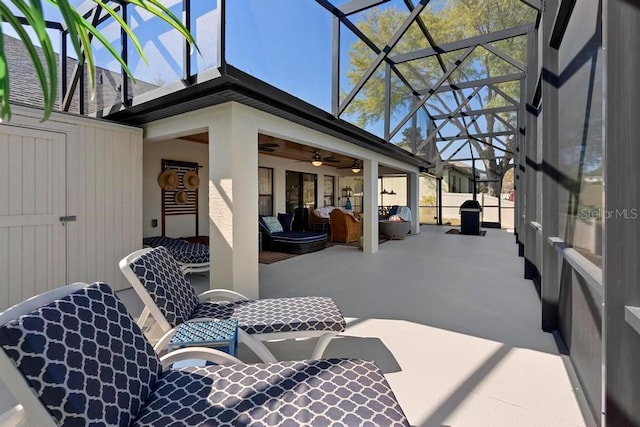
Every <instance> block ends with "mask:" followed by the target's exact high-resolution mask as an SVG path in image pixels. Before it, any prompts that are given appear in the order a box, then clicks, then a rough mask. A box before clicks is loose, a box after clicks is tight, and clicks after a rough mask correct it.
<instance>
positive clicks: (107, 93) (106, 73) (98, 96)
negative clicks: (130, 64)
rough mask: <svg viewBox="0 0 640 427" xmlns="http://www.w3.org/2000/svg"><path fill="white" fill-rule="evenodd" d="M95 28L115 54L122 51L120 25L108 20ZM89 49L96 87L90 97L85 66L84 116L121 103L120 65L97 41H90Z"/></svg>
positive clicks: (87, 72) (86, 67) (87, 73)
mask: <svg viewBox="0 0 640 427" xmlns="http://www.w3.org/2000/svg"><path fill="white" fill-rule="evenodd" d="M97 28H98V31H100V32H101V33H102V35H103V36H104V37H105V38H106V39H107V40H108V41H109V43H110V44H111V46H113V48H114V49H115V50H116V51H117V52H120V51H121V50H122V39H121V37H120V25H118V23H117V22H116V21H114V20H113V19H108V20H106V21H105V22H103V23H102V24H100V25H98V27H97ZM91 47H92V48H93V52H94V59H95V73H96V74H95V76H96V86H95V94H94V96H93V97H91V88H90V85H89V71H88V66H89V65H88V64H87V65H86V66H85V72H84V81H85V97H84V112H85V114H93V113H95V112H97V111H103V110H104V109H107V108H110V107H112V106H113V105H116V104H119V103H120V101H121V95H120V85H121V84H122V73H121V66H120V63H119V62H118V61H117V60H116V59H114V58H113V56H112V55H111V54H110V53H109V51H108V50H107V48H105V47H104V45H102V43H100V42H99V41H98V40H96V39H93V40H92V41H91ZM74 62H75V61H74Z"/></svg>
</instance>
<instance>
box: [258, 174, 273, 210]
mask: <svg viewBox="0 0 640 427" xmlns="http://www.w3.org/2000/svg"><path fill="white" fill-rule="evenodd" d="M258 213H259V214H260V215H268V216H272V215H273V169H271V168H258Z"/></svg>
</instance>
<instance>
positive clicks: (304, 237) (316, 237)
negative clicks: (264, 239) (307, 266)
mask: <svg viewBox="0 0 640 427" xmlns="http://www.w3.org/2000/svg"><path fill="white" fill-rule="evenodd" d="M271 236H272V237H273V241H274V242H286V243H310V242H320V241H322V240H326V239H327V233H320V232H315V231H286V232H285V231H283V232H280V233H273V234H272V235H271Z"/></svg>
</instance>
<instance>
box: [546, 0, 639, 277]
mask: <svg viewBox="0 0 640 427" xmlns="http://www.w3.org/2000/svg"><path fill="white" fill-rule="evenodd" d="M597 4H598V2H597V1H595V0H594V1H591V0H589V1H587V0H585V1H584V3H583V2H578V3H577V4H576V7H575V9H574V12H573V15H574V16H573V17H572V19H571V21H570V22H569V26H570V27H569V29H568V31H570V34H572V37H565V39H564V40H563V42H562V44H561V46H560V49H559V51H558V70H559V80H558V83H559V94H558V102H559V105H558V109H559V111H561V112H562V123H561V124H560V125H559V126H558V129H559V138H558V144H559V145H558V150H559V151H558V154H559V155H558V160H559V169H560V171H558V180H559V184H560V186H559V204H558V206H559V212H558V215H559V231H560V237H561V238H562V239H564V240H565V241H567V243H569V244H571V245H572V246H573V247H574V248H576V249H577V250H578V251H580V252H581V253H583V254H584V255H585V256H586V257H587V258H588V259H590V260H591V261H592V262H593V263H595V264H596V265H598V266H601V265H602V251H601V248H602V232H603V223H604V222H605V219H606V218H607V216H608V215H609V216H610V215H616V216H619V217H618V218H624V219H629V220H633V219H636V218H635V215H634V212H635V213H636V215H637V212H636V211H634V210H632V208H633V206H630V207H629V210H627V211H622V212H606V211H603V189H604V183H603V159H602V143H603V141H602V126H603V122H602V120H603V116H602V105H603V99H602V95H603V94H602V77H603V68H602V67H603V57H602V50H601V44H602V42H601V28H600V24H599V20H598V11H597V9H598V8H597Z"/></svg>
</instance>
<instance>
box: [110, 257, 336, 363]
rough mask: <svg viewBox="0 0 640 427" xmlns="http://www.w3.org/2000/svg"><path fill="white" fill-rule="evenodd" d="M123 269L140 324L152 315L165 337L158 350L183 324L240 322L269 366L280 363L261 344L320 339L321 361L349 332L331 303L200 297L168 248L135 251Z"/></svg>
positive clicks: (241, 334)
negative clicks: (138, 303)
mask: <svg viewBox="0 0 640 427" xmlns="http://www.w3.org/2000/svg"><path fill="white" fill-rule="evenodd" d="M120 269H121V270H122V272H123V273H124V275H125V277H126V278H127V280H128V281H129V283H131V286H133V289H134V290H135V291H136V292H137V294H138V296H139V297H140V299H141V300H142V302H143V303H144V306H145V309H144V310H143V313H142V315H141V316H140V319H139V320H138V324H139V325H140V326H143V325H144V324H145V323H146V321H147V318H148V315H149V314H150V315H151V316H152V317H153V319H155V321H156V322H157V323H158V325H159V327H160V329H161V330H162V331H163V332H164V333H165V335H164V336H163V337H162V338H160V340H159V341H158V343H157V344H156V349H157V350H158V351H160V350H162V349H163V348H166V345H167V343H168V341H169V340H170V339H171V337H172V336H173V331H174V328H175V327H176V326H178V325H179V324H181V323H183V322H187V321H190V320H203V319H208V318H213V319H229V318H234V319H237V320H238V327H239V330H238V341H239V342H241V343H244V344H246V345H247V346H248V347H249V348H250V349H251V350H252V351H254V352H255V353H256V355H257V356H258V357H260V358H261V359H262V360H263V361H265V362H275V361H276V358H275V357H274V356H273V354H272V353H271V352H270V351H269V350H268V349H267V348H266V346H265V345H264V344H263V343H262V342H261V341H268V340H277V339H294V338H318V342H317V344H316V347H315V349H314V350H313V354H312V355H311V358H312V359H318V358H320V357H322V354H323V353H324V350H325V349H326V347H327V345H328V344H329V341H331V339H332V338H333V337H334V336H335V335H337V334H338V333H339V332H343V331H344V329H345V327H346V322H345V320H344V317H343V316H342V313H341V312H340V310H339V309H338V307H337V306H336V305H335V303H334V302H333V300H332V299H331V298H326V297H298V298H276V299H260V300H250V299H248V298H247V297H245V296H244V295H241V294H239V293H237V292H234V291H231V290H227V289H212V290H209V291H206V292H203V293H202V294H200V295H196V293H195V291H194V289H193V287H192V286H191V283H190V282H189V281H188V280H187V279H186V278H185V276H184V274H183V272H182V271H181V270H180V267H179V266H178V264H177V263H176V261H175V260H174V259H173V257H172V256H171V254H170V253H169V252H168V251H167V249H166V248H164V247H159V248H147V249H141V250H138V251H136V252H133V253H132V254H130V255H128V256H126V257H125V258H123V259H122V260H121V261H120ZM210 299H218V300H223V301H215V302H213V301H209V300H210Z"/></svg>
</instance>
